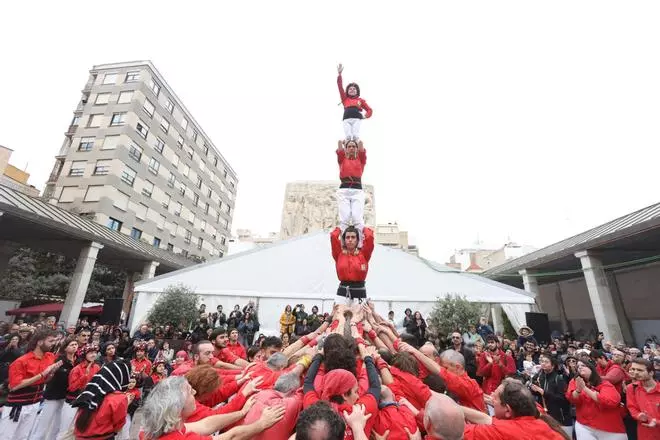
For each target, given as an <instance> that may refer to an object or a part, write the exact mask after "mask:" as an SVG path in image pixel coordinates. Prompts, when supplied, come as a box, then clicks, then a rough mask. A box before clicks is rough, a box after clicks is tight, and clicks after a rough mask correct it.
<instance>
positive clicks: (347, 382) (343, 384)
mask: <svg viewBox="0 0 660 440" xmlns="http://www.w3.org/2000/svg"><path fill="white" fill-rule="evenodd" d="M356 385H357V379H356V378H355V376H354V375H353V373H351V372H350V371H347V370H342V369H337V370H332V371H331V372H329V373H327V374H326V375H325V376H324V377H323V391H321V400H330V397H332V396H342V395H344V394H346V393H348V392H349V391H350V390H351V388H353V387H354V386H356Z"/></svg>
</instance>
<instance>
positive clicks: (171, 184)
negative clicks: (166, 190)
mask: <svg viewBox="0 0 660 440" xmlns="http://www.w3.org/2000/svg"><path fill="white" fill-rule="evenodd" d="M174 185H176V176H175V175H174V173H173V172H171V171H170V177H168V178H167V186H169V187H171V188H174Z"/></svg>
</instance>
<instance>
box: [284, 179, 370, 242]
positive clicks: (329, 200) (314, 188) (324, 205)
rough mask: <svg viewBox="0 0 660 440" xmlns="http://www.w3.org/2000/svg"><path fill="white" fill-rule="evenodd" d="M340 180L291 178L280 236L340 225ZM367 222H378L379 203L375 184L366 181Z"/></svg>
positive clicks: (365, 210) (297, 234) (286, 236)
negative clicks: (338, 196)
mask: <svg viewBox="0 0 660 440" xmlns="http://www.w3.org/2000/svg"><path fill="white" fill-rule="evenodd" d="M338 187H339V183H338V182H337V181H321V182H318V181H303V182H289V183H287V185H286V192H285V194H284V206H283V208H282V225H281V227H280V239H281V240H286V239H287V238H291V237H297V236H299V235H304V234H308V233H310V232H315V231H319V230H323V229H331V228H334V227H335V226H337V225H338V223H339V217H338V213H337V196H336V191H337V188H338ZM364 192H365V202H364V223H365V225H366V226H370V227H374V226H375V224H376V205H375V197H374V187H373V185H364Z"/></svg>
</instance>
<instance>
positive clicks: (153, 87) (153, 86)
mask: <svg viewBox="0 0 660 440" xmlns="http://www.w3.org/2000/svg"><path fill="white" fill-rule="evenodd" d="M147 86H148V87H149V88H150V89H151V91H152V92H154V95H156V96H158V94H160V85H159V84H158V83H157V82H156V81H154V79H153V78H151V79H150V80H149V82H148V83H147Z"/></svg>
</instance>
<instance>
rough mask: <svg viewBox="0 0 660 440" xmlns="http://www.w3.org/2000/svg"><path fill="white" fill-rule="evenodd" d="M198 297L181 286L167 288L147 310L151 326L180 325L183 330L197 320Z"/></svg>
mask: <svg viewBox="0 0 660 440" xmlns="http://www.w3.org/2000/svg"><path fill="white" fill-rule="evenodd" d="M198 302H199V296H197V295H195V292H194V291H193V290H192V289H190V288H189V287H186V286H184V285H183V284H178V285H176V286H174V285H172V286H168V287H167V288H166V289H165V291H164V292H163V293H162V294H161V295H160V297H159V298H158V300H157V301H156V304H154V305H153V307H152V308H151V310H149V315H148V319H149V322H151V323H152V324H159V325H165V324H171V325H175V326H179V325H181V326H182V327H183V328H184V329H186V328H189V327H190V325H191V324H192V323H193V322H195V321H196V320H197V318H199V306H198Z"/></svg>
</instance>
